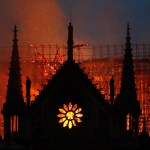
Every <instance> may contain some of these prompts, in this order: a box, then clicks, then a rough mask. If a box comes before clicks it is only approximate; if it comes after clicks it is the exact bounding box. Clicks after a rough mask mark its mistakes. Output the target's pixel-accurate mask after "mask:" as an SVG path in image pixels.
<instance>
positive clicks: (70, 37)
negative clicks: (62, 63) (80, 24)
mask: <svg viewBox="0 0 150 150" xmlns="http://www.w3.org/2000/svg"><path fill="white" fill-rule="evenodd" d="M67 44H68V61H73V44H74V42H73V26H72V24H71V22H70V23H69V26H68V41H67Z"/></svg>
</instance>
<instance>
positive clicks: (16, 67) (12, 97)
mask: <svg viewBox="0 0 150 150" xmlns="http://www.w3.org/2000/svg"><path fill="white" fill-rule="evenodd" d="M13 31H14V39H13V50H12V56H11V62H10V72H9V78H8V86H7V93H6V101H11V102H12V103H14V102H17V103H18V102H19V101H20V102H23V101H24V100H23V92H22V81H21V73H20V72H21V68H20V62H19V51H18V40H17V27H16V25H15V26H14V30H13Z"/></svg>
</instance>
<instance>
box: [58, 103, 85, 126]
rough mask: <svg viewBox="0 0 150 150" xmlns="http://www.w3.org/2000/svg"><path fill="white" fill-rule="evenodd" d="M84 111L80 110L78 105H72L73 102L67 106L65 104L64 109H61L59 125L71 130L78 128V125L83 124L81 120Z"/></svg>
mask: <svg viewBox="0 0 150 150" xmlns="http://www.w3.org/2000/svg"><path fill="white" fill-rule="evenodd" d="M81 111H82V109H81V108H78V106H77V104H75V105H72V104H71V102H70V103H69V104H68V105H66V104H63V108H59V112H60V113H59V114H58V115H57V117H58V118H59V123H62V124H63V127H68V128H69V129H71V128H72V127H73V126H74V127H76V125H77V123H80V122H82V120H81V118H82V117H83V114H82V113H81Z"/></svg>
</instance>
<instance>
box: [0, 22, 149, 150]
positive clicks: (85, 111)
mask: <svg viewBox="0 0 150 150" xmlns="http://www.w3.org/2000/svg"><path fill="white" fill-rule="evenodd" d="M13 32H14V38H13V49H12V56H11V61H10V70H9V77H8V85H7V91H6V101H5V103H4V104H3V109H2V111H1V112H2V115H3V118H4V142H5V143H6V144H8V145H10V149H11V146H12V142H11V141H14V142H15V143H17V144H18V145H20V146H21V147H22V148H24V149H33V150H36V149H40V150H41V149H46V148H47V149H52V150H54V149H89V150H98V149H101V150H109V149H141V148H144V147H146V146H150V142H149V135H148V133H147V132H146V129H145V127H143V131H142V133H139V128H138V120H139V116H140V114H141V108H140V104H139V101H138V99H137V94H136V85H135V77H134V66H133V60H132V47H131V42H130V40H131V39H130V27H129V24H128V25H127V35H126V42H125V53H124V59H123V68H122V77H121V86H120V87H121V88H120V93H119V94H118V95H117V97H116V98H114V82H115V80H114V78H113V77H112V78H111V79H110V103H108V100H107V99H105V97H104V95H103V94H102V93H101V92H99V91H98V90H97V89H96V86H95V85H94V84H92V81H91V80H90V79H89V78H88V75H87V74H86V73H85V72H84V69H82V68H81V67H80V64H79V63H76V62H75V60H74V57H73V45H74V41H73V26H72V24H71V23H69V26H68V40H67V45H68V50H67V60H66V61H65V62H64V63H63V65H62V66H61V67H60V68H59V69H58V70H57V72H56V74H55V75H54V76H53V78H52V79H50V80H48V83H47V84H46V85H44V88H43V89H42V90H41V91H40V93H39V95H38V96H37V97H36V98H35V100H34V102H33V103H31V100H30V97H31V91H30V90H31V86H32V84H31V83H32V82H31V80H30V78H29V77H27V80H26V98H25V99H24V97H23V92H22V81H21V67H20V62H19V50H18V39H17V27H16V26H15V27H14V30H13ZM20 149H21V148H20Z"/></svg>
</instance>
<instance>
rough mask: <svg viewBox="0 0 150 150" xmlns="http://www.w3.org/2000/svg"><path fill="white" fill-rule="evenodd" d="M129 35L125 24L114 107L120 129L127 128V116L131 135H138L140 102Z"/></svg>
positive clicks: (128, 27)
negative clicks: (121, 61) (120, 68)
mask: <svg viewBox="0 0 150 150" xmlns="http://www.w3.org/2000/svg"><path fill="white" fill-rule="evenodd" d="M130 40H131V37H130V26H129V23H128V24H127V35H126V43H125V54H124V60H123V68H122V77H121V87H120V94H119V95H118V96H117V98H116V103H115V105H116V108H117V109H118V112H119V113H120V115H121V114H122V115H123V116H122V117H121V118H122V119H123V118H124V119H123V120H122V122H121V123H120V124H122V129H123V130H124V131H125V130H127V123H126V121H127V120H126V118H127V116H129V118H130V119H129V127H128V129H129V130H130V131H131V132H132V135H133V136H137V135H138V118H139V115H140V113H141V110H140V104H139V101H138V100H137V93H136V85H135V77H134V65H133V59H132V48H131V42H130ZM123 122H124V123H123Z"/></svg>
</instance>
